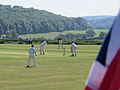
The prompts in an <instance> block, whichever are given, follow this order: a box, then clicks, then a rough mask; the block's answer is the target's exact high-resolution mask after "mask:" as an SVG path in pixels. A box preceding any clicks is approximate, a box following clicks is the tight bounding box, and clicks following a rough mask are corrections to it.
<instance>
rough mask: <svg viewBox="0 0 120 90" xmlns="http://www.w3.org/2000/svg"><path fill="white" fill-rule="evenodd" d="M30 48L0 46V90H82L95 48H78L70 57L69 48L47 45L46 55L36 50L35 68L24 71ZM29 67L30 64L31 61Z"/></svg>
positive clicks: (14, 45)
mask: <svg viewBox="0 0 120 90" xmlns="http://www.w3.org/2000/svg"><path fill="white" fill-rule="evenodd" d="M30 46H31V45H28V44H27V45H25V44H21V45H20V44H0V90H83V89H84V87H85V81H86V79H87V76H88V73H89V70H90V67H91V65H92V62H93V60H94V59H95V58H96V55H97V53H98V51H99V47H100V46H99V45H78V48H77V56H76V57H71V56H70V55H71V52H70V45H65V55H63V53H64V51H63V49H57V45H49V44H48V45H47V46H46V47H45V53H46V55H40V52H39V50H40V48H39V45H35V48H36V50H37V56H36V66H35V67H31V68H25V66H26V65H27V60H28V49H29V48H30ZM31 65H32V60H31Z"/></svg>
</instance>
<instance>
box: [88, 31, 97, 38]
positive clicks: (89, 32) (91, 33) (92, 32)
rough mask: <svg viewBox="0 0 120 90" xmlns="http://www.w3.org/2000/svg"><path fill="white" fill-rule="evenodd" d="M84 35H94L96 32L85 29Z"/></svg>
mask: <svg viewBox="0 0 120 90" xmlns="http://www.w3.org/2000/svg"><path fill="white" fill-rule="evenodd" d="M86 35H87V37H94V35H96V33H95V32H94V31H93V30H87V31H86Z"/></svg>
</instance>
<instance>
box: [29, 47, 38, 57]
mask: <svg viewBox="0 0 120 90" xmlns="http://www.w3.org/2000/svg"><path fill="white" fill-rule="evenodd" d="M35 52H36V49H35V48H34V47H31V48H30V49H29V56H34V55H35Z"/></svg>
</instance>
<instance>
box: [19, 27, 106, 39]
mask: <svg viewBox="0 0 120 90" xmlns="http://www.w3.org/2000/svg"><path fill="white" fill-rule="evenodd" d="M94 31H95V32H96V35H95V37H98V36H99V33H100V32H106V33H107V32H108V30H104V29H102V30H98V29H95V30H94ZM85 32H86V30H82V31H78V30H70V31H64V32H50V33H39V34H26V35H20V36H21V37H22V38H29V37H31V38H37V37H44V38H46V39H54V38H55V37H56V36H58V35H59V34H63V35H65V34H66V33H73V34H77V33H79V34H85Z"/></svg>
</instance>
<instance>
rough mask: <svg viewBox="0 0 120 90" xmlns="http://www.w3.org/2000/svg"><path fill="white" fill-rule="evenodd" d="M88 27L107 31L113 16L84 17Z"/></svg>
mask: <svg viewBox="0 0 120 90" xmlns="http://www.w3.org/2000/svg"><path fill="white" fill-rule="evenodd" d="M83 18H85V19H86V20H87V21H88V23H89V25H90V26H91V27H92V28H94V29H109V28H110V27H111V25H112V23H113V21H114V19H115V16H85V17H83Z"/></svg>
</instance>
